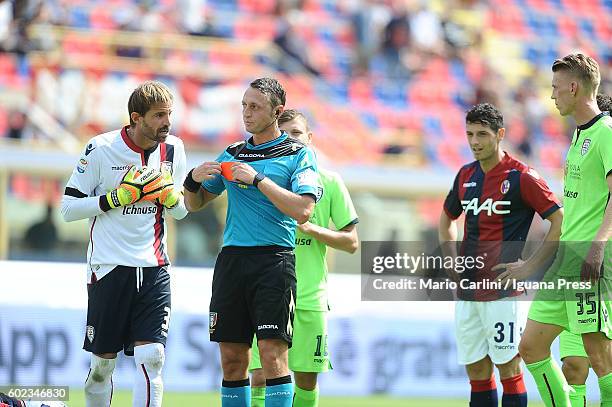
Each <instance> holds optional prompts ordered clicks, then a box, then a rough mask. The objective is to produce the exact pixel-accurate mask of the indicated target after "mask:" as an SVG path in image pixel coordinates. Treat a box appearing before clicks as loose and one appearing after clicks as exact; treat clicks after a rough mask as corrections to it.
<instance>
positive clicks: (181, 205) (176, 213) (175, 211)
mask: <svg viewBox="0 0 612 407" xmlns="http://www.w3.org/2000/svg"><path fill="white" fill-rule="evenodd" d="M166 211H168V213H169V214H170V216H172V217H173V218H174V219H176V220H181V219H183V218H184V217H185V216H187V213H188V211H187V208H186V207H185V198H184V197H183V194H182V193H181V197H180V198H179V201H178V203H177V204H176V206H175V207H174V208H172V209H166Z"/></svg>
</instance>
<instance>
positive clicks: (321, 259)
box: [249, 109, 359, 407]
mask: <svg viewBox="0 0 612 407" xmlns="http://www.w3.org/2000/svg"><path fill="white" fill-rule="evenodd" d="M278 125H279V128H280V129H281V130H283V131H284V132H286V133H288V134H289V137H293V138H295V139H298V140H300V141H301V142H303V143H305V144H307V145H309V144H310V143H311V142H312V132H311V131H310V128H309V126H308V122H307V121H306V117H304V115H303V114H302V113H300V112H298V111H297V110H292V109H289V110H285V111H283V113H282V114H281V115H280V117H279V118H278ZM319 176H320V185H321V186H322V196H321V199H320V200H319V201H318V202H317V204H316V205H315V208H314V211H313V212H312V215H311V216H310V219H309V221H308V222H306V223H304V224H302V225H298V230H297V231H296V232H297V233H296V242H295V258H296V267H295V271H296V275H297V295H296V310H295V317H294V321H293V345H292V347H291V348H290V349H289V368H290V369H291V370H292V371H293V372H294V373H295V397H294V399H293V406H294V407H315V406H318V404H319V392H318V388H317V375H318V373H324V372H327V371H329V370H330V369H331V364H330V362H329V355H328V352H327V311H328V310H329V308H328V302H327V264H326V262H325V256H326V254H327V246H330V247H333V248H334V249H338V250H342V251H345V252H348V253H354V252H355V250H357V247H358V245H359V239H358V236H357V228H356V227H357V222H358V221H359V220H358V218H357V213H356V212H355V208H354V207H353V202H352V201H351V197H350V195H349V193H348V190H347V189H346V186H345V185H344V182H343V181H342V179H341V178H340V176H339V175H338V174H336V173H333V172H331V171H327V170H322V169H320V168H319ZM330 220H331V221H332V222H333V224H334V226H335V227H336V230H333V229H330V228H329V222H330ZM249 370H251V373H252V375H253V376H252V380H251V386H252V391H251V406H252V407H264V397H263V396H262V395H264V394H265V387H264V386H265V385H266V382H265V378H264V376H263V371H262V369H261V362H260V360H259V351H258V349H257V343H256V340H254V341H253V347H252V357H251V363H250V365H249Z"/></svg>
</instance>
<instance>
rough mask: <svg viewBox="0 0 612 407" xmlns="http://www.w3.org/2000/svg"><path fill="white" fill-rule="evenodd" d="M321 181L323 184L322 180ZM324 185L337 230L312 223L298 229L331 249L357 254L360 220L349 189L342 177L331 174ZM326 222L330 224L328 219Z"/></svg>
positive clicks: (299, 226)
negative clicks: (358, 224)
mask: <svg viewBox="0 0 612 407" xmlns="http://www.w3.org/2000/svg"><path fill="white" fill-rule="evenodd" d="M319 181H320V182H321V183H323V182H322V180H321V179H320V180H319ZM323 184H324V187H323V189H322V190H323V192H322V194H323V195H327V196H328V197H329V203H330V212H329V215H330V218H331V220H332V222H334V225H335V226H336V227H337V230H331V229H329V228H327V227H324V226H320V225H317V224H315V223H311V222H305V223H303V224H301V225H298V228H299V229H300V230H301V231H302V232H303V233H306V234H308V235H310V236H312V237H313V238H315V239H316V240H318V241H320V242H322V243H324V244H326V245H327V246H329V247H333V248H334V249H337V250H342V251H344V252H347V253H355V251H357V249H358V248H359V236H358V235H357V223H358V222H359V218H358V216H357V211H355V206H354V205H353V200H352V199H351V195H350V193H349V191H348V188H347V187H346V185H344V181H342V178H340V175H338V174H335V173H329V174H328V181H327V182H326V183H323ZM324 221H325V222H326V223H328V220H327V219H325V220H324Z"/></svg>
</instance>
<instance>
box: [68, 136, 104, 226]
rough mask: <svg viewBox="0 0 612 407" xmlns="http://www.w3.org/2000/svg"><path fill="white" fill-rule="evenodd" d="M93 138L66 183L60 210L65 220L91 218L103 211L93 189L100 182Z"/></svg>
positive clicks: (96, 152) (96, 151) (96, 150)
mask: <svg viewBox="0 0 612 407" xmlns="http://www.w3.org/2000/svg"><path fill="white" fill-rule="evenodd" d="M96 147H97V146H96V143H95V141H94V140H90V141H89V143H88V144H87V148H86V149H85V152H84V153H83V154H82V155H81V157H80V159H79V162H78V163H77V165H76V167H75V168H74V169H73V170H72V175H71V176H70V179H69V180H68V183H67V184H66V189H65V190H64V196H63V197H62V202H61V207H60V211H61V214H62V218H63V219H64V221H65V222H72V221H75V220H81V219H87V218H92V217H94V216H97V215H100V214H101V213H103V212H104V211H103V210H102V208H101V207H100V198H99V197H97V196H94V191H95V189H96V187H97V186H98V185H99V183H100V175H99V165H98V162H97V157H98V149H97V148H96Z"/></svg>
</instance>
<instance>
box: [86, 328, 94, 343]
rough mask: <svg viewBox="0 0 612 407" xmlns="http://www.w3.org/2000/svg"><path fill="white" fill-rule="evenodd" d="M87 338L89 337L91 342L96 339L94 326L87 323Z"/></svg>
mask: <svg viewBox="0 0 612 407" xmlns="http://www.w3.org/2000/svg"><path fill="white" fill-rule="evenodd" d="M87 339H89V343H93V340H94V327H93V326H91V325H87Z"/></svg>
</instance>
